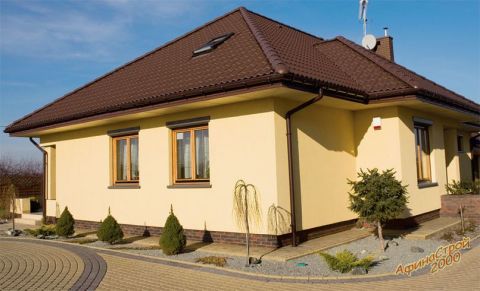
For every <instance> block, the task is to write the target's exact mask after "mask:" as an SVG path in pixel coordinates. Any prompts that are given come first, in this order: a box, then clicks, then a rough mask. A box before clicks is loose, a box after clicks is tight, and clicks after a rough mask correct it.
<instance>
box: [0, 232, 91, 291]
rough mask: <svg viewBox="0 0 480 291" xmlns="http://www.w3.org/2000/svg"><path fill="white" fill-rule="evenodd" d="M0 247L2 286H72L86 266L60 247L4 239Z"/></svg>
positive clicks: (0, 282) (25, 288) (6, 288)
mask: <svg viewBox="0 0 480 291" xmlns="http://www.w3.org/2000/svg"><path fill="white" fill-rule="evenodd" d="M0 249H1V252H0V290H32V289H33V290H34V289H36V290H45V289H70V288H71V287H72V286H73V285H74V284H75V282H76V281H77V280H78V279H79V277H80V275H81V274H82V273H83V270H84V268H85V265H84V264H83V260H82V258H80V257H79V256H77V255H75V254H73V253H71V252H69V251H66V250H63V249H61V248H56V247H50V246H45V245H40V244H30V243H22V242H19V241H17V240H15V241H14V240H9V241H5V240H2V241H0Z"/></svg>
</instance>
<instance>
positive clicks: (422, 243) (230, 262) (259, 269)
mask: <svg viewBox="0 0 480 291" xmlns="http://www.w3.org/2000/svg"><path fill="white" fill-rule="evenodd" d="M393 241H394V242H397V243H398V246H397V245H396V244H395V243H390V244H389V248H387V250H386V252H385V253H381V252H380V251H379V241H378V239H377V238H376V237H375V236H373V235H372V236H369V237H367V238H364V239H361V240H358V241H355V242H351V243H349V244H345V245H342V246H338V247H335V248H331V249H329V250H327V251H326V252H327V253H330V254H332V255H334V254H335V253H336V252H339V251H343V250H344V249H347V250H350V251H351V252H353V253H354V254H355V255H357V256H358V257H359V258H363V257H365V256H368V255H373V256H374V257H375V258H376V259H375V261H376V262H378V264H377V265H375V266H373V267H372V268H371V269H370V271H369V274H381V273H389V272H394V271H395V268H396V267H397V266H398V264H400V263H403V264H408V263H411V262H415V261H417V260H418V259H420V258H423V257H425V256H426V255H428V254H430V253H431V252H433V251H435V250H436V249H437V248H438V247H439V246H440V245H445V244H446V242H444V241H439V240H407V239H403V238H396V239H394V240H393ZM87 245H90V246H96V247H105V248H112V249H115V248H121V249H123V251H125V252H129V253H135V254H141V255H145V256H153V257H161V258H169V259H177V260H181V261H188V262H195V260H196V259H198V258H201V257H206V256H221V255H219V254H214V253H209V252H204V251H200V250H197V251H193V252H189V253H183V254H179V255H174V256H166V255H164V254H163V252H162V250H157V249H150V250H145V249H128V248H125V245H113V246H110V245H109V244H106V243H103V242H98V241H97V242H94V243H89V244H87ZM412 246H415V247H420V248H422V249H423V253H418V252H412V251H411V249H410V248H411V247H412ZM382 256H385V258H383V259H382ZM298 263H304V264H306V266H303V267H302V266H298V265H297V264H298ZM225 267H226V268H231V269H236V270H241V271H247V272H252V273H261V274H271V275H282V276H315V277H329V276H349V275H351V274H350V273H345V274H341V273H338V272H335V271H331V270H330V269H329V267H328V265H327V264H326V263H325V262H324V260H323V258H321V257H320V256H319V255H318V254H311V255H308V256H304V257H301V258H298V259H295V260H291V261H288V262H277V261H269V260H263V261H262V263H261V264H259V265H255V266H252V267H245V257H238V256H229V257H228V259H227V265H226V266H225Z"/></svg>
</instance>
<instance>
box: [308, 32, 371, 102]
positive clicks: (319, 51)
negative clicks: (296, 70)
mask: <svg viewBox="0 0 480 291" xmlns="http://www.w3.org/2000/svg"><path fill="white" fill-rule="evenodd" d="M333 41H337V40H336V39H329V40H325V41H322V42H321V43H319V44H316V45H315V46H314V47H315V48H316V49H317V53H319V54H321V55H322V56H324V57H325V58H326V59H327V60H328V61H330V62H331V63H332V64H333V65H334V66H335V67H336V68H337V69H338V70H339V71H341V72H342V73H344V74H345V75H347V76H348V77H349V78H350V79H351V80H352V82H353V83H355V84H357V86H358V88H359V89H360V91H361V92H362V94H365V96H368V95H369V94H368V93H367V90H366V89H365V88H364V87H363V86H362V84H361V83H360V82H358V81H357V80H356V79H355V78H353V77H352V76H351V75H350V73H348V72H346V71H345V70H343V69H342V68H340V66H339V65H337V63H336V62H335V60H332V58H330V57H329V56H328V55H326V54H325V53H324V52H322V51H321V49H319V47H320V46H321V45H322V44H324V43H327V42H333Z"/></svg>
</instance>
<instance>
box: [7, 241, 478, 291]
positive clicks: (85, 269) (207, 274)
mask: <svg viewBox="0 0 480 291" xmlns="http://www.w3.org/2000/svg"><path fill="white" fill-rule="evenodd" d="M103 264H105V265H103ZM107 267H108V269H107ZM12 270H13V271H12ZM105 271H106V273H105ZM18 289H36V290H39V289H42V290H45V289H48V290H51V289H90V290H91V289H99V290H262V289H265V290H299V289H300V290H362V291H365V290H369V291H370V290H480V247H478V246H477V247H475V248H473V249H472V250H470V251H468V252H466V253H464V255H463V256H462V260H461V263H460V264H458V265H454V266H451V267H448V268H447V269H444V270H442V271H440V272H439V273H437V274H435V275H430V274H426V275H419V276H412V277H411V278H406V277H395V278H391V277H390V278H376V279H370V280H368V281H365V280H354V281H351V280H350V281H349V280H343V281H341V282H334V281H328V282H316V283H302V282H278V281H271V280H270V281H268V280H267V279H252V278H250V277H248V276H242V275H231V274H230V275H226V274H218V273H216V272H215V271H212V270H205V269H202V268H200V267H191V266H189V267H185V266H181V265H180V264H176V263H165V262H163V261H160V260H156V259H150V258H144V257H138V256H134V255H129V254H122V253H118V252H112V251H108V250H94V249H90V248H85V247H81V246H77V245H70V244H58V243H48V242H43V241H33V240H21V239H16V240H11V239H0V290H18Z"/></svg>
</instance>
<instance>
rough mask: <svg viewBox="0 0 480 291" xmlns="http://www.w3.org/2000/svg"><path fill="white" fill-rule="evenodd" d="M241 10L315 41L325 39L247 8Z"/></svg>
mask: <svg viewBox="0 0 480 291" xmlns="http://www.w3.org/2000/svg"><path fill="white" fill-rule="evenodd" d="M240 8H243V9H245V10H246V11H247V12H249V13H251V14H255V15H257V16H260V17H262V18H265V19H267V20H269V21H272V22H275V23H278V24H280V25H282V26H285V27H288V28H290V29H293V30H296V31H298V32H300V33H303V34H306V35H308V36H310V37H312V38H315V39H317V40H320V41H324V39H323V37H319V36H316V35H314V34H311V33H309V32H306V31H304V30H301V29H298V28H296V27H293V26H290V25H288V24H285V23H283V22H280V21H278V20H275V19H273V18H270V17H268V16H265V15H262V14H260V13H257V12H255V11H250V10H248V9H246V8H245V7H240Z"/></svg>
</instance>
